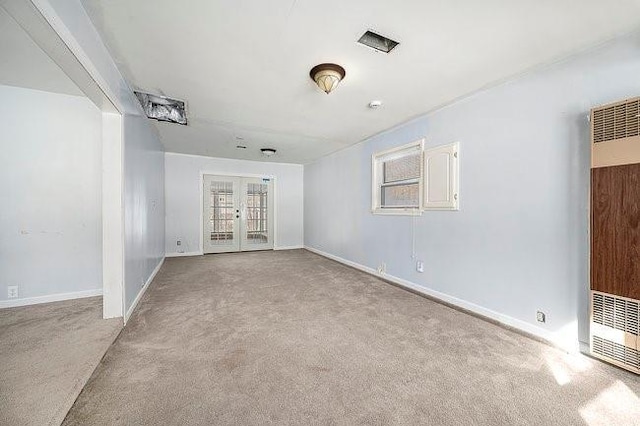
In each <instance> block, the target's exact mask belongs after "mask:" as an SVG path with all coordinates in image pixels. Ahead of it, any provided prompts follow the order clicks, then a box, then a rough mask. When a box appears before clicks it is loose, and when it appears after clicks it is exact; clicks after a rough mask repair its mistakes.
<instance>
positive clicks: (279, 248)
mask: <svg viewBox="0 0 640 426" xmlns="http://www.w3.org/2000/svg"><path fill="white" fill-rule="evenodd" d="M303 248H304V246H281V247H274V248H273V249H274V250H297V249H303Z"/></svg>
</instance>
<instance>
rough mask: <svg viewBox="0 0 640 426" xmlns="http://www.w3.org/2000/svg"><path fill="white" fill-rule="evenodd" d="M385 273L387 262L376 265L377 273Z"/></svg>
mask: <svg viewBox="0 0 640 426" xmlns="http://www.w3.org/2000/svg"><path fill="white" fill-rule="evenodd" d="M386 273H387V264H386V263H384V262H382V263H381V264H380V265H379V266H378V274H380V275H384V274H386Z"/></svg>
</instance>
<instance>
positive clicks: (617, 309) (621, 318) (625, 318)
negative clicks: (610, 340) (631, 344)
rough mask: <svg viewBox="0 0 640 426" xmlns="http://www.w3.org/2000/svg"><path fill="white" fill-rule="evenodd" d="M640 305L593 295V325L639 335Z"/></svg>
mask: <svg viewBox="0 0 640 426" xmlns="http://www.w3.org/2000/svg"><path fill="white" fill-rule="evenodd" d="M639 318H640V304H639V303H638V302H635V301H632V300H628V299H623V298H619V297H615V296H612V295H605V294H601V293H594V294H593V317H592V321H593V322H594V323H595V324H600V325H604V326H606V327H611V328H615V329H616V330H621V331H625V332H627V333H631V334H634V335H636V336H638V335H640V325H639V322H638V320H639Z"/></svg>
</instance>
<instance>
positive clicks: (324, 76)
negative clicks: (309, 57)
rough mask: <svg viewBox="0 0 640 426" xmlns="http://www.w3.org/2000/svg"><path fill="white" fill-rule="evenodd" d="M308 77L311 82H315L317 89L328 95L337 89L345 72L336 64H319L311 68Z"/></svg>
mask: <svg viewBox="0 0 640 426" xmlns="http://www.w3.org/2000/svg"><path fill="white" fill-rule="evenodd" d="M309 75H310V76H311V80H313V81H315V83H316V84H317V85H318V87H319V88H320V89H322V91H323V92H325V93H326V94H327V95H328V94H329V93H330V92H331V91H332V90H333V89H335V88H336V87H338V84H339V83H340V81H341V80H342V79H344V76H345V75H346V72H345V70H344V68H342V67H341V66H340V65H337V64H320V65H316V66H315V67H313V68H311V72H309Z"/></svg>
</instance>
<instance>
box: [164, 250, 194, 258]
mask: <svg viewBox="0 0 640 426" xmlns="http://www.w3.org/2000/svg"><path fill="white" fill-rule="evenodd" d="M185 256H202V252H201V251H189V252H186V253H167V254H165V257H185Z"/></svg>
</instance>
